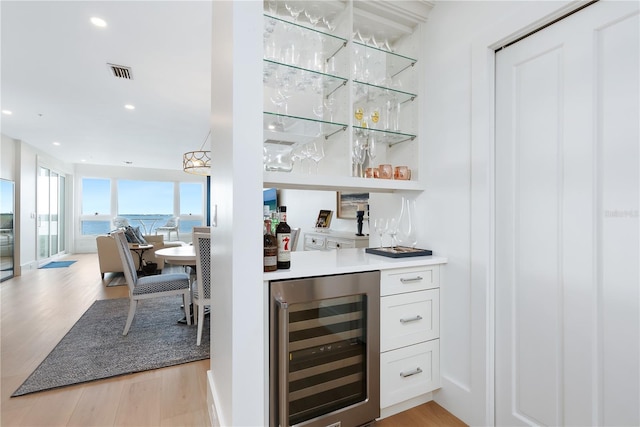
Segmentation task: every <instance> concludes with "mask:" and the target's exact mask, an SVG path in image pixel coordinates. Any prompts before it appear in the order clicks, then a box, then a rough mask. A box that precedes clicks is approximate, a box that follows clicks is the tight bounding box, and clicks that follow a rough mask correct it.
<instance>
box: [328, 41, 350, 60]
mask: <svg viewBox="0 0 640 427" xmlns="http://www.w3.org/2000/svg"><path fill="white" fill-rule="evenodd" d="M345 47H347V41H346V40H345V41H344V42H343V43H342V44H341V45H340V47H339V48H338V50H336V51H335V52H333V53H332V54H331V55H330V56H329V57H328V58H327V59H325V62H326V63H327V64H328V63H329V61H330V60H331V58H333V57H334V56H336V55H337V54H338V52H340V51H341V50H342V49H344V48H345Z"/></svg>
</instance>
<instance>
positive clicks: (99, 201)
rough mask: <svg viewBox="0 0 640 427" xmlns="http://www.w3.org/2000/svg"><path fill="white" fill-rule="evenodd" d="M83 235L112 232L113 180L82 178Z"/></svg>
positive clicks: (81, 220)
mask: <svg viewBox="0 0 640 427" xmlns="http://www.w3.org/2000/svg"><path fill="white" fill-rule="evenodd" d="M80 229H81V233H82V235H93V236H95V235H98V234H106V233H108V232H109V231H110V230H111V180H110V179H103V178H82V212H81V217H80Z"/></svg>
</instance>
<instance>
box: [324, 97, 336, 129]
mask: <svg viewBox="0 0 640 427" xmlns="http://www.w3.org/2000/svg"><path fill="white" fill-rule="evenodd" d="M335 101H336V99H335V98H334V97H333V96H331V95H329V96H328V97H326V98H324V101H323V102H322V104H323V106H324V108H325V109H326V110H327V111H328V112H329V121H330V122H333V110H334V107H335Z"/></svg>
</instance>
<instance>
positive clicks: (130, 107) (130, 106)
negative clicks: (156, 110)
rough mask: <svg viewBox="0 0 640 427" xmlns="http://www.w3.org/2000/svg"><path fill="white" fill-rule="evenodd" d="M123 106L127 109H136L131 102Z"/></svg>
mask: <svg viewBox="0 0 640 427" xmlns="http://www.w3.org/2000/svg"><path fill="white" fill-rule="evenodd" d="M124 108H126V109H127V110H135V109H136V107H135V106H133V105H131V104H127V105H125V106H124Z"/></svg>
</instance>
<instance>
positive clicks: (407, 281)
mask: <svg viewBox="0 0 640 427" xmlns="http://www.w3.org/2000/svg"><path fill="white" fill-rule="evenodd" d="M420 280H422V276H416V277H410V278H408V279H405V278H404V277H401V278H400V281H401V282H402V283H411V282H419V281H420Z"/></svg>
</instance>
